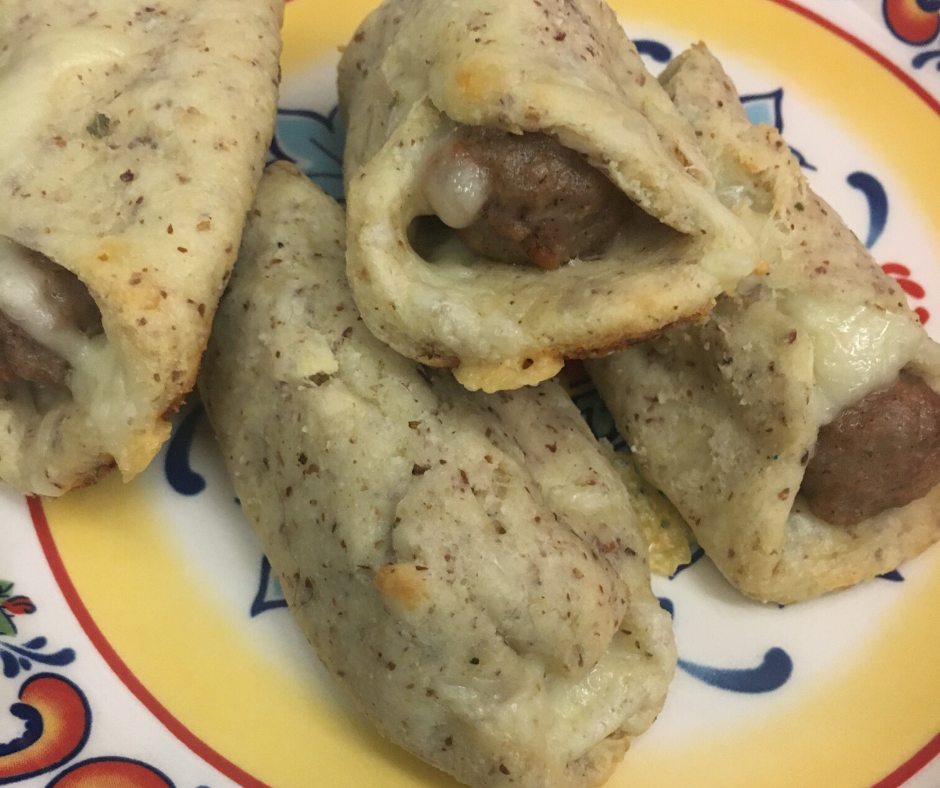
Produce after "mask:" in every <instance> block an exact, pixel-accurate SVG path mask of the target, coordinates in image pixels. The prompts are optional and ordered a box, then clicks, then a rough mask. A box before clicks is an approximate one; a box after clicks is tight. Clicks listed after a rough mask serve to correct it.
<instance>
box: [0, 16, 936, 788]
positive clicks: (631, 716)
mask: <svg viewBox="0 0 940 788" xmlns="http://www.w3.org/2000/svg"><path fill="white" fill-rule="evenodd" d="M184 6H185V7H184ZM58 8H59V4H56V5H55V8H53V4H52V3H50V2H47V0H40V1H39V2H38V3H33V4H31V12H30V13H29V14H25V13H24V14H8V13H4V11H5V10H6V9H4V10H0V37H2V38H0V41H2V43H4V45H5V46H4V48H2V49H0V98H3V101H2V102H0V113H2V117H3V118H4V119H6V120H8V121H9V122H8V123H7V125H6V127H5V128H4V135H3V137H2V139H0V163H2V166H3V176H2V177H3V192H2V194H0V208H2V210H0V391H2V397H0V476H2V478H3V479H4V480H6V481H9V482H12V483H13V484H15V485H17V486H19V487H21V488H22V489H26V490H28V491H31V492H41V493H49V494H56V493H58V492H61V491H64V490H66V489H68V488H70V487H72V486H76V485H79V484H82V483H86V482H88V481H91V480H93V479H94V478H97V476H98V475H100V473H102V472H103V471H104V470H106V469H108V468H110V467H111V466H113V465H115V464H116V465H117V466H118V467H119V468H120V469H121V471H122V472H123V473H124V475H125V476H127V477H129V476H132V475H133V474H134V473H135V472H137V471H138V470H140V469H141V468H142V467H143V465H144V464H146V462H147V461H148V460H149V459H150V457H152V455H153V453H154V452H155V451H156V450H157V448H158V447H159V445H160V442H161V441H162V440H163V439H164V438H165V437H166V434H167V431H168V426H167V423H166V420H165V418H164V416H165V414H166V413H167V411H172V410H173V408H174V407H175V405H176V404H177V402H178V400H179V399H180V398H181V397H182V396H183V395H184V394H185V393H186V391H187V390H188V388H189V386H190V385H191V384H192V381H193V377H194V375H195V368H196V363H197V362H198V360H199V356H200V353H201V351H202V349H203V346H204V344H205V342H206V335H207V333H208V326H209V322H210V321H211V320H212V317H213V311H214V309H215V304H216V299H217V297H218V295H219V292H220V291H221V289H222V287H223V285H224V283H225V281H226V278H227V276H228V273H229V267H230V264H231V263H232V258H233V257H234V255H235V249H236V247H237V241H238V238H239V234H240V233H241V230H242V220H243V216H244V214H245V211H246V210H247V209H248V208H249V203H250V201H251V199H252V196H253V194H254V190H255V187H256V185H257V182H258V177H259V175H260V160H261V157H262V156H263V153H264V148H265V144H266V141H267V139H268V138H269V137H270V133H271V126H272V123H273V111H274V104H275V87H276V84H275V83H276V79H277V75H276V55H277V24H278V22H279V15H280V8H279V6H278V4H277V3H276V2H274V0H270V2H269V0H217V1H216V2H213V3H212V4H209V3H205V4H196V5H195V6H194V5H193V4H192V3H185V2H183V0H166V2H164V3H162V4H161V5H160V6H159V7H156V6H155V7H154V8H150V7H147V8H143V9H141V10H137V11H135V12H134V13H133V18H132V19H131V18H129V17H128V12H127V9H126V4H124V3H122V2H120V0H100V2H98V3H96V11H95V12H89V10H88V9H87V8H86V7H85V5H84V4H81V3H74V4H70V5H69V6H68V8H69V11H68V14H64V13H59V12H58V11H56V10H55V9H58ZM126 17H127V18H126ZM194 42H198V46H196V44H195V43H194ZM50 58H51V59H50ZM74 76H78V77H80V78H81V79H79V80H77V81H78V82H79V83H80V87H76V84H75V81H74V80H71V79H67V78H71V77H74ZM37 88H38V89H37ZM339 92H340V102H341V109H342V112H343V115H344V117H345V119H346V122H347V126H348V139H347V146H346V154H345V164H344V166H345V182H346V187H347V197H348V219H347V217H346V216H344V214H343V211H342V209H341V208H340V207H339V206H338V205H337V204H336V203H335V202H333V201H332V200H331V199H330V198H329V197H327V196H326V195H325V194H323V193H322V192H321V191H320V190H319V189H317V187H315V186H314V185H313V184H311V183H310V182H309V181H308V180H307V179H306V178H305V177H304V176H303V175H302V174H301V173H300V172H299V171H297V170H296V169H295V168H293V167H292V166H291V165H287V164H283V163H278V164H275V165H273V166H272V167H271V168H270V169H269V171H268V172H267V173H266V174H265V176H264V177H263V179H262V180H261V183H260V187H258V191H257V195H255V196H254V205H253V208H252V210H251V211H250V213H249V217H248V221H247V224H246V225H245V231H244V235H243V236H242V237H241V248H240V251H239V253H238V261H237V264H236V265H235V269H234V273H233V274H232V276H231V281H230V282H229V285H228V289H227V291H226V294H225V295H224V297H223V298H222V301H221V303H220V305H219V309H218V313H217V314H216V315H215V320H214V323H213V334H212V337H211V339H210V340H209V346H208V349H207V351H206V354H205V358H204V359H203V367H202V371H201V373H200V379H199V386H200V391H201V394H202V397H203V400H204V402H205V404H206V407H207V411H208V413H209V416H210V419H211V421H212V423H213V426H214V427H215V430H216V432H217V434H218V437H219V440H220V443H221V445H222V449H223V452H224V455H225V459H226V463H227V465H228V468H229V471H230V473H231V475H232V477H233V479H234V483H235V488H236V491H237V494H238V496H239V499H240V501H241V503H242V506H243V508H244V510H245V512H246V514H247V516H248V519H249V521H250V522H251V524H252V526H253V527H254V528H255V530H256V531H257V533H258V535H259V536H260V538H261V541H262V543H263V546H264V549H265V552H266V554H267V556H268V558H269V559H270V562H271V565H272V567H273V569H274V570H275V572H276V573H277V575H278V577H279V579H280V582H281V585H282V587H283V589H284V593H285V596H286V598H287V601H288V603H289V605H290V607H291V609H292V611H293V613H294V615H295V617H296V619H297V621H298V623H299V624H300V626H301V628H302V629H303V630H304V632H305V633H306V635H307V637H308V638H309V640H310V641H311V643H312V644H313V646H314V647H315V649H316V651H317V653H318V655H319V657H320V659H321V660H322V661H323V663H324V665H325V666H326V667H327V669H328V670H329V671H330V672H331V673H332V674H333V676H334V677H335V678H336V679H337V681H339V682H340V683H341V684H342V685H343V686H344V687H345V688H346V689H347V690H348V692H349V695H350V697H351V698H352V699H353V701H354V703H355V705H356V706H357V707H358V708H359V709H360V711H361V712H362V713H363V714H364V715H365V716H367V717H368V718H369V719H371V720H372V721H373V722H374V723H375V725H376V726H377V727H378V728H379V729H380V730H381V731H382V732H383V733H384V734H385V735H386V736H388V737H389V738H390V739H391V740H393V741H395V742H397V743H399V744H401V745H402V746H403V747H405V748H407V749H408V750H410V751H411V752H413V753H415V754H417V755H418V756H420V757H422V758H424V759H425V760H427V761H428V762H430V763H432V764H434V765H436V766H438V767H440V768H441V769H443V770H445V771H447V772H449V773H450V774H453V775H455V776H456V777H457V778H458V779H460V780H462V781H463V782H465V783H468V784H470V785H473V786H508V785H510V784H513V785H515V786H532V788H544V787H545V786H551V787H555V786H559V787H560V786H570V787H571V788H580V787H581V786H584V787H585V788H587V787H588V786H593V785H597V784H599V783H601V782H603V781H604V780H605V779H606V778H607V777H608V776H609V774H610V773H611V771H612V770H613V769H614V768H615V766H616V765H617V763H618V762H619V761H620V759H621V758H622V756H623V754H624V752H625V751H626V749H627V747H628V746H629V743H630V740H631V739H632V738H633V737H635V736H637V735H639V734H641V733H642V732H643V731H645V730H646V729H647V728H648V727H649V725H650V724H651V723H652V722H653V720H654V719H655V717H656V716H657V714H658V713H659V711H660V710H661V708H662V705H663V702H664V699H665V696H666V690H667V688H668V685H669V682H670V680H671V678H672V674H673V671H674V669H675V664H676V651H675V644H674V641H673V636H672V629H671V623H670V619H669V616H668V614H667V613H666V612H665V611H663V610H662V609H661V607H660V605H659V603H658V601H657V599H656V598H655V596H654V595H653V593H652V591H651V588H650V573H649V562H648V552H647V545H646V542H645V539H644V537H643V535H642V534H641V532H640V530H639V528H638V524H637V517H636V514H635V509H634V505H633V502H632V501H631V495H630V494H629V493H628V492H627V490H626V489H625V488H624V486H623V484H622V482H621V480H620V477H619V475H618V472H617V471H616V470H615V469H614V467H613V466H612V465H611V464H610V462H609V460H608V459H607V455H605V453H604V450H603V449H602V448H601V447H600V446H599V445H598V444H597V442H596V441H595V440H594V438H593V437H592V436H591V434H590V431H589V430H588V428H587V426H586V424H585V423H584V422H583V420H582V419H581V417H580V414H579V412H578V411H577V409H576V407H575V406H574V405H573V404H572V402H571V400H570V399H569V398H568V397H567V395H566V394H565V393H564V391H563V389H562V388H561V387H560V385H559V384H558V383H557V382H554V381H551V380H548V378H551V377H552V376H553V375H554V374H555V373H556V372H557V371H558V370H559V369H560V368H561V366H562V364H563V363H564V360H565V359H566V358H589V359H591V360H590V361H589V368H590V372H591V374H592V376H593V377H594V379H595V381H596V383H597V386H598V388H599V390H600V391H601V392H602V394H603V396H604V397H605V399H606V400H607V403H608V405H609V407H610V409H611V411H612V412H613V413H614V415H615V416H616V418H617V420H618V425H619V427H620V429H621V431H622V432H623V433H624V435H625V436H626V437H627V438H628V440H629V441H630V443H631V444H632V446H633V449H634V457H635V460H636V462H637V464H638V466H639V467H640V469H641V471H642V472H643V473H644V474H645V475H646V477H647V478H648V479H649V480H650V481H651V482H652V483H653V484H655V485H656V486H657V487H658V488H659V489H661V490H662V491H663V492H664V493H665V494H666V495H667V496H668V498H669V499H670V500H671V501H672V503H673V504H674V505H675V507H676V508H677V509H678V511H679V512H680V513H681V514H682V516H683V517H684V518H685V519H686V520H687V521H688V523H689V525H690V526H691V528H692V529H693V531H694V534H695V538H696V540H697V541H698V542H699V543H700V544H701V546H702V547H703V548H704V549H705V550H706V552H707V553H708V554H709V555H711V557H712V558H713V560H714V561H715V563H716V564H717V565H718V567H719V568H720V569H721V571H722V572H724V574H725V575H726V576H727V577H728V579H729V580H730V581H731V582H732V583H733V584H734V585H735V586H737V587H738V588H740V589H741V590H742V591H744V592H745V593H747V594H749V595H751V596H754V597H757V598H758V599H762V600H775V601H779V602H794V601H797V600H801V599H806V598H809V597H813V596H816V595H819V594H822V593H824V592H826V591H830V590H833V589H836V588H839V587H843V586H846V585H850V584H852V583H856V582H858V581H860V580H862V579H865V578H867V577H871V576H872V575H875V574H878V573H881V572H885V571H887V570H890V569H892V568H894V567H895V566H897V565H898V564H899V563H900V562H901V561H903V560H905V559H907V558H910V557H912V556H914V555H916V554H917V553H918V552H920V551H922V550H923V549H924V548H925V547H926V546H927V545H929V544H930V543H932V542H933V541H935V540H936V539H937V538H938V536H940V528H938V524H937V521H938V508H940V490H938V487H937V485H938V482H940V394H938V393H937V392H938V389H940V349H938V346H937V345H936V344H935V343H933V342H932V341H931V340H929V339H928V337H927V335H926V333H925V332H924V330H923V328H922V326H921V325H920V322H919V321H918V319H917V317H916V316H915V315H914V314H913V313H912V312H911V311H910V310H909V308H908V307H907V306H906V304H905V301H904V297H903V295H902V293H901V292H900V290H899V289H898V287H897V286H896V285H895V284H894V283H893V281H892V280H891V279H890V278H888V277H886V276H885V275H884V274H883V273H882V272H881V270H880V269H879V268H878V266H877V265H876V264H875V263H874V261H873V260H872V258H871V256H870V255H869V254H868V252H867V251H866V250H865V249H864V247H863V246H862V245H861V244H860V243H859V242H858V240H857V239H856V238H855V237H854V236H853V235H852V233H851V232H850V231H849V230H848V229H847V228H846V227H845V225H844V224H843V223H842V221H841V220H840V219H839V217H838V216H837V215H836V213H835V212H834V211H833V210H832V209H831V208H830V207H829V206H827V205H826V204H825V203H824V202H823V201H822V200H821V199H820V198H819V197H817V196H816V195H815V194H813V192H812V191H811V190H810V188H809V186H808V185H807V183H806V180H805V179H804V177H803V175H802V173H801V172H800V169H799V166H798V165H797V163H796V162H795V161H794V159H793V157H792V156H791V155H790V153H789V151H788V150H787V147H786V145H785V143H784V142H783V140H782V139H781V138H780V137H779V135H778V134H777V132H776V131H775V130H773V129H770V128H767V127H764V126H757V127H755V126H752V125H751V124H750V123H749V121H748V119H747V116H746V114H745V112H744V110H743V108H742V106H741V104H740V102H739V100H738V97H737V94H736V92H735V90H734V87H733V85H732V84H731V81H730V80H729V79H728V77H727V75H725V74H724V72H723V71H722V69H721V66H720V65H719V64H718V63H717V61H715V60H714V58H712V57H711V55H710V54H709V53H708V52H707V50H706V49H705V48H704V47H702V46H699V47H695V48H693V49H692V50H690V51H689V52H687V53H685V54H684V55H682V56H681V57H679V58H677V59H676V61H674V62H673V63H672V64H671V65H670V66H669V67H668V68H667V69H666V71H665V72H664V74H663V76H662V78H661V80H656V79H655V78H653V77H652V76H651V75H650V74H649V73H648V72H647V71H646V69H645V67H644V66H643V63H642V61H641V59H640V56H639V55H638V53H637V50H636V48H635V47H634V46H633V44H631V42H630V41H629V40H628V39H627V37H626V35H625V34H624V32H623V30H622V28H621V27H620V25H619V24H618V23H617V20H616V18H615V16H614V14H613V12H612V11H611V10H610V9H609V8H608V7H607V6H606V5H605V4H604V3H603V2H601V0H466V1H462V2H456V0H453V1H445V0H387V2H385V3H383V4H382V5H381V6H380V7H379V8H378V9H377V10H376V11H375V12H373V13H372V14H371V15H370V16H369V17H368V18H367V19H366V20H365V21H364V22H363V23H362V25H361V27H360V28H359V30H358V31H357V32H356V34H355V35H354V36H353V39H352V41H351V42H350V43H349V45H348V46H347V47H346V49H345V52H344V55H343V57H342V60H341V63H340V67H339ZM37 95H38V97H39V98H38V99H37V98H36V96H37ZM246 96H250V97H251V99H250V100H248V101H246V98H245V97H246ZM53 109H55V110H57V111H53ZM102 173H103V174H102ZM76 197H80V198H81V199H76ZM435 367H440V368H451V369H452V372H451V370H450V369H435Z"/></svg>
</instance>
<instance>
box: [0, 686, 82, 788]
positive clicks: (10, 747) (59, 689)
mask: <svg viewBox="0 0 940 788" xmlns="http://www.w3.org/2000/svg"><path fill="white" fill-rule="evenodd" d="M19 698H20V702H19V703H15V704H13V706H11V707H10V712H11V714H13V715H14V716H16V717H20V718H21V719H23V720H25V721H26V731H25V733H24V734H23V735H22V736H20V737H19V738H17V739H14V740H13V741H11V742H8V743H6V744H3V745H0V753H2V754H0V784H2V783H8V782H13V781H14V780H21V779H23V778H24V777H28V776H30V775H34V774H42V773H43V772H46V771H49V770H50V769H54V768H56V767H57V766H60V765H62V764H63V763H65V762H66V761H68V760H69V759H70V758H72V757H74V755H75V754H76V753H77V752H78V751H79V750H80V749H81V748H82V747H83V746H84V745H85V741H86V740H87V738H88V733H89V730H90V728H91V709H90V708H89V706H88V701H87V700H86V699H85V696H84V694H83V693H82V691H81V690H80V689H79V688H78V687H77V686H75V685H74V684H73V683H72V682H71V681H69V680H68V679H65V678H63V677H61V676H56V675H54V674H51V673H39V674H37V675H35V676H33V677H31V678H30V679H28V680H27V681H26V682H24V684H23V686H22V687H21V688H20V694H19Z"/></svg>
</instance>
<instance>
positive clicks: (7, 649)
mask: <svg viewBox="0 0 940 788" xmlns="http://www.w3.org/2000/svg"><path fill="white" fill-rule="evenodd" d="M48 643H49V641H48V640H46V638H44V637H38V638H33V639H32V640H28V641H26V643H24V644H23V645H22V646H15V645H13V644H12V643H6V642H4V643H0V662H2V663H3V675H4V676H6V677H7V678H8V679H12V678H16V677H17V676H18V675H19V673H20V670H32V669H33V663H34V662H38V663H39V664H41V665H54V666H55V667H62V666H63V665H68V664H70V663H72V662H74V661H75V651H74V650H73V649H70V648H63V649H59V650H58V651H55V652H52V653H49V654H44V653H43V652H42V650H43V649H44V648H45V647H46V646H47V645H48Z"/></svg>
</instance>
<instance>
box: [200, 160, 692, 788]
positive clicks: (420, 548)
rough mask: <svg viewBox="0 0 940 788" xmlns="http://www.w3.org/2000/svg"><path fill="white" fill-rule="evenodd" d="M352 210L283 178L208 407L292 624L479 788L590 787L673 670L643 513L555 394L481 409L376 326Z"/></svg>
mask: <svg viewBox="0 0 940 788" xmlns="http://www.w3.org/2000/svg"><path fill="white" fill-rule="evenodd" d="M344 239H345V231H344V226H343V215H342V211H341V210H340V209H339V207H338V206H337V205H336V204H335V203H333V202H332V201H331V200H330V199H329V198H328V197H327V196H326V195H324V194H323V193H322V192H320V191H319V190H318V189H317V188H316V187H315V186H313V185H312V184H311V183H310V182H309V181H307V180H306V179H305V178H304V177H303V176H302V175H301V174H300V173H299V172H298V171H297V170H296V169H294V168H293V167H292V166H290V165H286V164H282V163H278V164H275V165H274V166H273V167H272V168H271V170H270V171H269V174H268V175H266V176H265V179H264V180H263V181H262V184H261V187H260V190H259V195H258V199H257V202H256V204H255V208H254V210H253V211H252V212H251V216H250V217H249V221H248V225H247V228H246V232H245V238H244V241H243V246H242V251H241V257H240V259H239V262H238V265H237V266H236V269H235V273H234V275H233V279H232V283H231V285H230V291H229V292H228V293H227V295H226V297H225V298H224V299H223V301H222V304H221V306H220V308H219V313H218V315H217V317H216V320H215V325H214V330H213V335H212V340H211V341H210V345H209V349H208V350H207V352H206V358H205V362H204V366H203V371H202V372H201V373H200V391H201V393H202V395H203V399H204V401H205V403H206V406H207V409H208V412H209V415H210V418H211V421H212V423H213V425H214V427H215V429H216V431H217V433H218V436H219V440H220V442H221V444H222V448H223V451H224V454H225V458H226V462H227V464H228V467H229V470H230V472H231V473H232V476H233V478H234V482H235V489H236V491H237V493H238V496H239V499H240V500H241V503H242V506H243V507H244V509H245V512H246V514H247V515H248V519H249V520H250V521H251V523H252V525H253V526H254V528H255V529H256V530H257V532H258V534H259V536H260V538H261V541H262V544H263V547H264V549H265V551H266V553H267V555H268V557H269V559H270V561H271V565H272V567H273V568H274V569H275V571H276V572H277V574H278V577H279V578H280V581H281V584H282V586H283V588H284V593H285V596H286V597H287V600H288V602H289V604H290V606H291V608H292V610H293V612H294V615H295V617H296V618H297V621H298V623H299V624H300V626H301V628H302V629H303V630H304V632H305V633H306V635H307V637H308V638H309V639H310V641H311V643H312V644H313V645H314V647H315V648H316V650H317V653H318V654H319V657H320V659H321V660H322V661H323V663H324V664H325V665H326V667H327V668H328V670H329V671H330V672H331V673H332V674H333V675H334V676H335V677H336V678H337V679H338V680H339V681H340V682H341V684H343V685H344V686H345V687H346V689H347V690H349V692H350V694H351V695H352V698H353V699H354V701H355V703H356V705H357V706H358V708H359V709H360V710H361V711H362V712H363V713H364V714H365V715H366V716H367V717H369V718H370V719H371V720H372V721H373V722H374V723H375V724H376V725H377V726H378V727H379V729H380V730H381V731H382V732H383V733H384V734H385V735H386V736H388V737H389V738H390V739H392V740H393V741H395V742H397V743H398V744H400V745H402V746H403V747H405V748H407V749H409V750H411V751H412V752H414V753H416V754H417V755H419V756H421V757H422V758H424V759H426V760H427V761H429V762H431V763H433V764H435V765H436V766H438V767H440V768H441V769H444V770H445V771H448V772H450V773H452V774H454V775H455V776H457V777H458V778H459V779H460V780H462V781H464V782H466V783H469V784H470V785H475V786H484V785H487V786H488V785H506V786H508V785H510V784H512V785H516V786H533V787H534V786H539V788H543V787H544V786H590V785H595V784H598V783H600V782H601V781H603V780H604V779H605V778H606V777H607V775H608V774H609V773H610V771H611V770H612V769H613V767H614V766H615V765H616V764H617V763H618V762H619V760H620V758H621V757H622V755H623V753H624V751H625V750H626V747H627V745H628V742H629V739H630V738H631V737H632V736H635V735H637V734H639V733H641V732H642V731H643V730H645V729H646V728H647V726H648V725H649V724H650V723H651V722H652V721H653V719H654V718H655V717H656V715H657V713H658V712H659V709H660V708H661V706H662V703H663V700H664V697H665V692H666V687H667V685H668V683H669V681H670V678H671V675H672V671H673V668H674V664H675V659H676V655H675V646H674V643H673V640H672V632H671V625H670V621H669V617H668V615H666V614H665V613H664V611H662V610H661V609H660V607H659V604H658V602H657V600H656V598H655V597H654V596H653V594H652V592H651V590H650V586H649V571H648V567H647V558H646V546H645V543H644V542H643V540H642V537H641V536H640V535H639V533H638V531H637V529H636V528H635V525H634V522H633V515H632V511H631V508H630V501H629V499H628V497H627V494H626V491H625V490H624V488H623V487H622V486H621V484H620V482H619V479H618V478H617V476H616V473H615V471H614V470H613V468H612V467H611V466H610V465H609V464H608V463H607V461H606V460H605V459H604V457H603V456H602V455H601V453H600V451H599V447H598V446H597V444H596V443H595V442H594V440H593V438H592V437H591V435H590V433H589V432H588V431H587V427H586V425H585V424H584V422H583V421H582V419H581V417H580V414H579V413H578V411H577V409H576V408H575V407H574V405H573V404H572V403H571V401H570V400H569V399H567V397H566V396H565V395H564V393H563V392H562V391H561V389H560V387H558V386H557V385H555V384H545V385H543V386H541V387H539V388H537V389H526V390H524V391H523V392H519V393H515V392H514V393H511V394H503V395H498V396H493V397H487V396H486V395H483V394H480V393H470V392H467V391H466V390H464V389H463V388H461V387H460V386H459V385H458V384H457V383H456V382H455V381H454V380H453V378H452V376H450V375H448V374H445V373H442V372H438V371H428V370H426V369H424V368H422V367H420V366H419V365H417V364H415V363H414V362H412V361H410V360H408V359H405V358H403V357H401V356H399V355H397V354H396V353H394V352H393V351H391V350H390V349H389V348H387V347H386V346H384V345H382V344H381V343H380V342H379V341H378V340H376V339H375V338H374V337H373V336H372V335H371V334H370V333H369V331H368V329H367V328H366V327H365V326H364V325H363V323H362V321H361V320H360V319H359V317H358V314H357V312H356V308H355V305H354V303H353V301H352V298H351V296H350V293H349V289H348V285H347V284H346V280H345V273H344V264H343V263H344Z"/></svg>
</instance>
